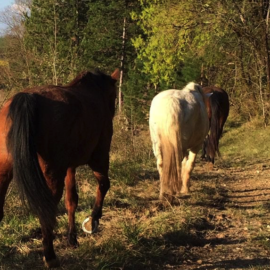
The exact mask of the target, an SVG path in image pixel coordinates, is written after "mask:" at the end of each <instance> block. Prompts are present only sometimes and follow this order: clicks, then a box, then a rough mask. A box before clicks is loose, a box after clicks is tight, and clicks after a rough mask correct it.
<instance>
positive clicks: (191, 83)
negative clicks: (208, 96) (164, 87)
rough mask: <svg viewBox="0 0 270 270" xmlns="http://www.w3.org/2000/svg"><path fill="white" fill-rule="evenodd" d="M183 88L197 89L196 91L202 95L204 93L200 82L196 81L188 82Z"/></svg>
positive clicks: (186, 89) (187, 89)
mask: <svg viewBox="0 0 270 270" xmlns="http://www.w3.org/2000/svg"><path fill="white" fill-rule="evenodd" d="M183 90H185V91H196V92H199V93H200V94H201V95H203V89H202V87H201V86H200V85H199V84H197V83H195V82H190V83H188V84H187V85H186V86H185V88H184V89H183Z"/></svg>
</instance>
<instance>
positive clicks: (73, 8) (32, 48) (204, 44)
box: [0, 0, 270, 125]
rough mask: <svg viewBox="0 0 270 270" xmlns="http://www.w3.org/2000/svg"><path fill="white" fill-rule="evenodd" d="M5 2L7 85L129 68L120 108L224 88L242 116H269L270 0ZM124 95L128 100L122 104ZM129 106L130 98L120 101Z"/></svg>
mask: <svg viewBox="0 0 270 270" xmlns="http://www.w3.org/2000/svg"><path fill="white" fill-rule="evenodd" d="M16 4H17V6H20V7H21V8H20V9H17V10H12V9H7V10H6V11H4V12H2V16H1V21H2V22H4V23H6V24H7V25H8V28H7V30H6V32H5V33H4V35H2V37H1V43H0V59H1V62H0V63H1V65H0V69H1V72H0V80H1V86H2V88H3V89H4V91H11V90H12V91H20V90H21V89H23V88H25V87H28V86H33V85H42V84H56V85H58V84H66V83H67V82H69V81H71V80H72V79H73V78H74V77H75V76H76V75H77V74H78V73H79V72H81V71H82V70H91V69H95V68H98V69H100V70H102V71H104V72H111V71H112V70H114V68H116V67H118V68H120V69H121V71H122V78H121V82H120V85H119V90H120V93H119V99H120V101H119V99H118V109H119V110H120V111H123V112H124V114H125V116H126V117H127V118H128V119H129V122H130V123H131V125H136V124H137V123H140V122H141V121H145V119H146V118H147V114H148V110H149V102H150V100H151V99H152V98H153V96H154V95H155V94H156V93H158V92H159V91H161V90H165V89H170V88H176V89H181V88H182V87H183V86H184V85H185V84H186V83H188V82H190V81H195V82H197V83H200V84H201V85H216V86H220V87H222V88H223V89H225V90H226V91H227V92H228V93H229V96H230V100H231V105H233V106H235V109H236V111H238V112H239V114H241V116H243V118H244V119H246V120H250V119H252V118H253V117H257V116H259V117H262V119H263V121H264V123H265V125H267V124H268V118H269V110H270V107H269V93H270V66H269V65H270V61H269V58H270V56H269V1H264V0H241V1H240V0H239V1H232V0H224V1H219V0H200V1H193V0H188V1H181V0H140V1H139V0H134V1H133V0H125V1H124V0H122V1H120V0H119V1H118V0H115V1H107V0H106V1H94V0H89V1H86V0H70V1H64V0H63V1H58V0H48V1H42V0H33V1H29V0H16ZM119 105H120V106H119ZM122 107H123V108H122Z"/></svg>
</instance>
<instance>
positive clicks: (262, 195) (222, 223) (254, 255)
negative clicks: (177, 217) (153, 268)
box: [168, 163, 270, 270]
mask: <svg viewBox="0 0 270 270" xmlns="http://www.w3.org/2000/svg"><path fill="white" fill-rule="evenodd" d="M202 165H203V164H202V163H200V164H198V166H197V167H196V169H195V171H194V176H193V178H195V179H196V175H197V176H198V175H200V177H201V175H202V174H205V176H204V177H203V179H197V181H194V184H193V188H192V190H193V191H196V192H206V193H207V192H209V194H210V196H209V200H208V202H204V203H203V204H202V205H200V202H199V201H197V202H196V203H195V206H197V205H200V206H201V207H203V208H204V210H205V212H206V215H205V221H204V222H205V227H204V228H202V234H201V237H199V238H200V240H201V243H200V240H199V241H198V242H199V244H198V245H197V246H190V247H186V248H187V249H189V251H190V257H189V258H188V259H187V260H184V261H183V264H182V265H179V267H178V266H175V267H172V268H175V269H205V270H206V269H235V270H236V269H270V250H269V246H270V243H269V242H268V241H270V238H268V236H269V237H270V220H269V216H270V215H269V206H270V204H269V202H270V200H269V199H270V181H269V179H270V169H269V165H266V164H255V165H250V166H245V168H222V165H220V166H217V167H215V168H214V170H213V171H208V172H206V171H207V166H205V165H204V166H202ZM199 181H203V183H198V182H199ZM191 196H192V195H191ZM190 200H191V201H192V199H190ZM202 227H203V226H202ZM168 268H169V267H168Z"/></svg>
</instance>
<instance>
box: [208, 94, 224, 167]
mask: <svg viewBox="0 0 270 270" xmlns="http://www.w3.org/2000/svg"><path fill="white" fill-rule="evenodd" d="M218 94H219V93H215V92H214V93H213V95H212V96H214V95H218ZM210 106H211V112H212V114H211V115H212V116H211V123H210V133H209V135H208V137H207V142H206V147H207V150H206V152H207V156H208V159H209V161H211V162H212V163H214V159H215V156H216V154H217V155H219V156H220V152H219V139H220V137H221V135H222V127H220V118H221V115H220V113H221V110H220V104H219V99H218V98H215V97H213V98H212V97H210Z"/></svg>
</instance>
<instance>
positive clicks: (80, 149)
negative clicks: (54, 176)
mask: <svg viewBox="0 0 270 270" xmlns="http://www.w3.org/2000/svg"><path fill="white" fill-rule="evenodd" d="M24 92H25V93H28V94H31V95H34V96H35V98H36V102H37V112H36V113H37V115H38V121H37V124H36V146H37V152H38V154H39V156H40V157H41V158H42V159H43V160H44V161H45V162H46V160H47V161H50V163H55V164H56V163H57V164H63V166H64V167H66V166H79V165H82V164H86V163H87V162H88V161H89V158H90V156H91V154H92V153H93V151H94V150H95V148H96V147H97V145H98V143H99V141H102V140H103V141H104V144H105V143H107V144H108V145H109V141H110V138H111V136H109V135H111V134H112V118H111V117H110V116H109V115H108V114H109V112H108V109H107V108H106V106H105V104H104V100H103V98H102V95H100V94H99V93H97V94H95V92H94V91H91V92H87V91H86V89H85V88H83V87H82V88H80V87H77V88H76V89H74V88H72V87H59V86H45V87H36V88H33V89H27V90H25V91H24ZM106 131H107V132H106ZM104 134H105V135H104ZM102 136H104V138H103V137H102ZM108 151H109V150H108ZM59 161H60V162H59Z"/></svg>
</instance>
